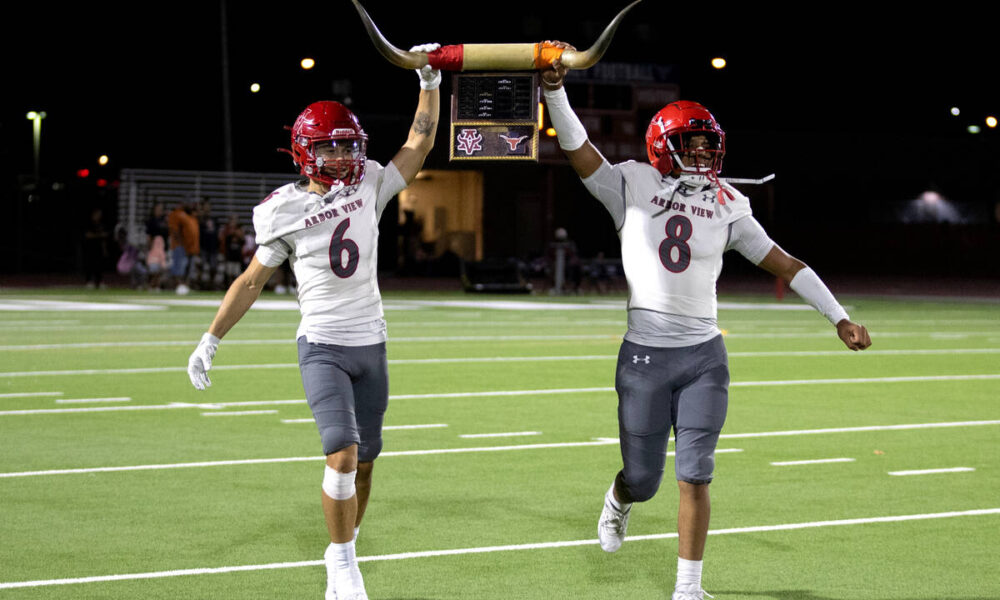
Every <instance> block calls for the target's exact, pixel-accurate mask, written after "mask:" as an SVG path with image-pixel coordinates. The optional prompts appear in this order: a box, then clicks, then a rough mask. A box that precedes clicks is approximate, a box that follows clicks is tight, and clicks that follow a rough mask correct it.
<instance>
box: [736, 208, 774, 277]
mask: <svg viewBox="0 0 1000 600" xmlns="http://www.w3.org/2000/svg"><path fill="white" fill-rule="evenodd" d="M773 247H774V242H773V241H772V240H771V238H770V237H768V235H767V232H766V231H764V228H763V227H761V225H760V223H758V222H757V219H755V218H753V217H749V216H748V217H743V218H742V219H737V220H736V221H734V222H733V223H731V224H730V225H729V243H728V244H727V245H726V250H736V251H737V252H739V253H740V254H742V255H743V256H744V257H746V259H747V260H749V261H750V262H752V263H753V264H755V265H759V264H760V261H762V260H764V257H766V256H767V253H768V252H770V251H771V248H773Z"/></svg>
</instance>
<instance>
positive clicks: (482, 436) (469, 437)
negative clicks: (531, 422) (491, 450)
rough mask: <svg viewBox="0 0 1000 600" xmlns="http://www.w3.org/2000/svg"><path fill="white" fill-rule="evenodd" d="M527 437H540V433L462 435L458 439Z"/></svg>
mask: <svg viewBox="0 0 1000 600" xmlns="http://www.w3.org/2000/svg"><path fill="white" fill-rule="evenodd" d="M529 435H542V432H541V431H511V432H509V433H464V434H462V435H460V436H458V437H460V438H466V439H474V438H495V437H520V436H529Z"/></svg>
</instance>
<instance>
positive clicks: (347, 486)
mask: <svg viewBox="0 0 1000 600" xmlns="http://www.w3.org/2000/svg"><path fill="white" fill-rule="evenodd" d="M356 474H357V471H350V472H348V473H341V472H339V471H336V470H334V469H331V468H330V467H329V466H327V467H325V469H324V472H323V493H324V494H326V495H327V496H328V497H330V498H332V499H334V500H347V499H349V498H351V497H352V496H354V494H355V492H356V489H355V487H354V478H355V475H356Z"/></svg>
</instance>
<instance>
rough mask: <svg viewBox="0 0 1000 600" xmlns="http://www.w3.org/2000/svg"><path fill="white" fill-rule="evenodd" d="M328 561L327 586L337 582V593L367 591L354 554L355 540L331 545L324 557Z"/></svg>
mask: <svg viewBox="0 0 1000 600" xmlns="http://www.w3.org/2000/svg"><path fill="white" fill-rule="evenodd" d="M323 558H324V559H326V577H327V586H328V587H329V585H330V584H331V583H332V582H334V581H335V582H336V585H337V593H338V595H340V593H341V592H345V593H347V594H350V593H354V592H356V591H362V590H364V589H365V583H364V580H362V578H361V570H360V569H358V559H357V556H356V555H355V554H354V540H351V541H350V542H346V543H344V544H335V543H331V544H330V545H329V546H327V548H326V553H325V554H324V555H323Z"/></svg>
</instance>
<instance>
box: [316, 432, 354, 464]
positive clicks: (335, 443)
mask: <svg viewBox="0 0 1000 600" xmlns="http://www.w3.org/2000/svg"><path fill="white" fill-rule="evenodd" d="M319 437H320V440H321V441H322V443H323V454H325V455H327V456H330V455H331V454H336V453H338V452H340V451H341V450H343V449H345V448H347V447H349V446H352V445H356V444H357V443H358V437H357V434H355V433H354V432H353V431H351V429H350V428H348V427H340V426H329V427H324V428H322V429H321V430H320V432H319ZM348 470H351V471H353V470H354V468H351V469H348Z"/></svg>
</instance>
